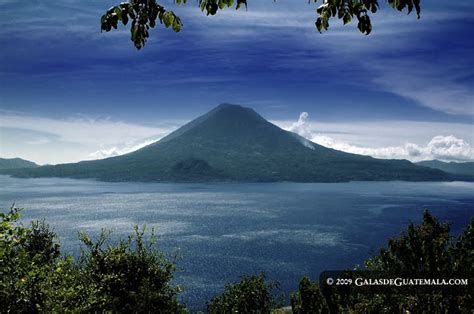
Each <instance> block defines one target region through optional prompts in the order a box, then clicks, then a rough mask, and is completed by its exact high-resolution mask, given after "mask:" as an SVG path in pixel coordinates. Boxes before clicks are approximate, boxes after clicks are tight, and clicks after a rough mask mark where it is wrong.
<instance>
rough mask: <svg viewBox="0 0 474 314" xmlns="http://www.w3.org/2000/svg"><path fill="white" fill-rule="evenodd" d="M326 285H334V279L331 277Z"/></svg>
mask: <svg viewBox="0 0 474 314" xmlns="http://www.w3.org/2000/svg"><path fill="white" fill-rule="evenodd" d="M326 283H327V284H328V285H329V286H331V285H332V284H333V283H334V279H332V278H331V277H329V278H328V279H326Z"/></svg>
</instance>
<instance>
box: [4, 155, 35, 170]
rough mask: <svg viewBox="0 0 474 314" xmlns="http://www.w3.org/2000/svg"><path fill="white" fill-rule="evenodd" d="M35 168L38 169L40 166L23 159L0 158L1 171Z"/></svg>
mask: <svg viewBox="0 0 474 314" xmlns="http://www.w3.org/2000/svg"><path fill="white" fill-rule="evenodd" d="M34 167H38V165H37V164H35V163H34V162H31V161H28V160H24V159H21V158H0V170H6V169H18V168H34Z"/></svg>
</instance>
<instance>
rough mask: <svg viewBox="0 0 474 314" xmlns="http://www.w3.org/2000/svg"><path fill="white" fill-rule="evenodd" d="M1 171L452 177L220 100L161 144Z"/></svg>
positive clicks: (106, 175) (188, 177) (170, 177)
mask: <svg viewBox="0 0 474 314" xmlns="http://www.w3.org/2000/svg"><path fill="white" fill-rule="evenodd" d="M4 173H5V171H4ZM7 173H9V174H12V175H14V176H18V177H72V178H96V179H99V180H103V181H168V182H176V181H188V182H189V181H191V182H206V181H243V182H271V181H295V182H341V181H351V180H366V181H374V180H410V181H435V180H437V181H439V180H450V179H451V176H450V175H448V174H446V173H444V172H443V171H441V170H437V169H430V168H426V167H420V166H416V165H414V164H412V163H411V162H409V161H407V160H382V159H375V158H372V157H369V156H361V155H354V154H349V153H344V152H341V151H337V150H334V149H329V148H326V147H323V146H320V145H317V144H315V143H312V142H310V141H309V140H307V139H304V138H302V137H300V136H299V135H297V134H294V133H291V132H288V131H285V130H282V129H281V128H279V127H277V126H276V125H274V124H272V123H270V122H268V121H266V120H265V119H264V118H262V117H261V116H260V115H258V114H257V113H256V112H255V111H254V110H252V109H250V108H245V107H241V106H238V105H230V104H224V105H220V106H218V107H216V108H215V109H213V110H211V111H210V112H208V113H207V114H205V115H203V116H201V117H199V118H197V119H195V120H193V121H191V122H190V123H188V124H186V125H184V126H183V127H181V128H179V129H178V130H176V131H175V132H173V133H171V134H169V135H168V136H166V137H164V138H163V139H161V140H160V141H158V142H156V143H153V144H151V145H149V146H146V147H144V148H142V149H140V150H137V151H135V152H132V153H129V154H126V155H122V156H117V157H112V158H107V159H102V160H94V161H83V162H79V163H73V164H62V165H56V166H43V167H39V168H34V169H22V170H11V171H7Z"/></svg>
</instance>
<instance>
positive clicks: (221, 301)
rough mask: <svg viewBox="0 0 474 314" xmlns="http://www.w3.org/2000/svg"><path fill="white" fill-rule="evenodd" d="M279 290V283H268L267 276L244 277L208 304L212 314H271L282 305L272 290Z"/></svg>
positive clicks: (228, 286)
mask: <svg viewBox="0 0 474 314" xmlns="http://www.w3.org/2000/svg"><path fill="white" fill-rule="evenodd" d="M276 288H278V283H277V282H272V281H270V282H268V281H267V280H266V277H265V274H263V273H261V274H260V275H258V276H250V277H243V278H242V279H241V280H240V282H237V283H234V284H230V285H227V286H226V287H225V289H224V292H223V293H222V294H221V295H219V296H217V297H215V298H213V299H212V300H211V301H210V302H208V304H207V310H208V312H209V313H211V314H221V313H255V314H257V313H258V314H265V313H271V310H272V309H274V308H276V307H278V306H279V305H280V303H279V301H278V300H277V298H275V297H274V296H273V294H272V290H274V289H276Z"/></svg>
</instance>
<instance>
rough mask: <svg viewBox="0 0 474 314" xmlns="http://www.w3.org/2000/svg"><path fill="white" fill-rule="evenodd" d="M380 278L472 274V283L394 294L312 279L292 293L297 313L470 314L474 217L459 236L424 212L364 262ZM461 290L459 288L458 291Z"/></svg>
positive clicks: (395, 290) (402, 289)
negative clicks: (321, 283) (415, 222)
mask: <svg viewBox="0 0 474 314" xmlns="http://www.w3.org/2000/svg"><path fill="white" fill-rule="evenodd" d="M365 269H366V270H369V271H376V272H379V273H380V274H384V275H383V276H382V278H396V277H402V278H468V279H469V286H468V287H465V286H464V287H461V288H459V287H455V286H448V287H445V288H444V289H443V288H439V287H433V286H431V287H428V288H427V287H422V288H420V287H414V288H410V287H407V286H405V287H396V288H392V289H390V290H389V291H390V293H365V294H364V293H360V289H359V290H358V288H356V287H354V286H350V287H347V286H339V287H337V288H336V286H328V285H323V286H322V287H321V286H319V285H317V284H316V283H314V282H311V281H310V280H309V279H307V278H304V279H303V280H301V282H300V287H299V292H298V293H296V294H294V295H293V296H292V300H291V303H292V306H293V310H294V312H295V313H318V312H319V313H338V312H351V311H356V312H357V313H471V310H472V308H473V306H474V303H473V301H474V298H473V297H474V290H473V289H472V280H474V278H473V276H474V219H471V222H470V223H469V225H468V226H467V228H466V229H465V231H464V232H463V233H462V234H461V235H460V236H459V237H458V238H457V239H452V238H451V237H450V235H449V226H448V225H447V224H440V223H439V222H438V221H437V219H436V218H435V217H433V216H432V215H430V214H429V213H428V212H425V213H424V215H423V222H422V223H421V224H420V225H413V224H410V225H409V226H408V229H407V231H405V233H404V234H402V235H401V236H400V237H398V238H395V239H391V240H390V241H389V242H388V247H387V248H382V249H381V250H380V253H379V255H377V256H374V257H373V258H371V259H368V260H367V261H366V262H365ZM455 289H457V290H455Z"/></svg>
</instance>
